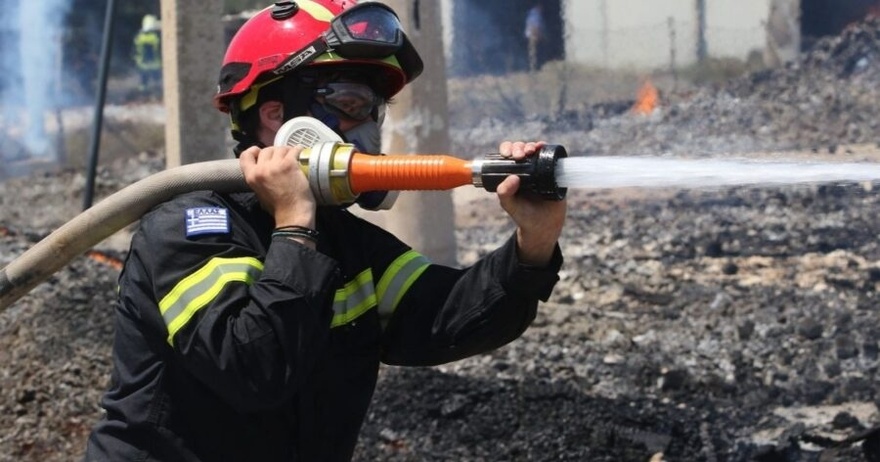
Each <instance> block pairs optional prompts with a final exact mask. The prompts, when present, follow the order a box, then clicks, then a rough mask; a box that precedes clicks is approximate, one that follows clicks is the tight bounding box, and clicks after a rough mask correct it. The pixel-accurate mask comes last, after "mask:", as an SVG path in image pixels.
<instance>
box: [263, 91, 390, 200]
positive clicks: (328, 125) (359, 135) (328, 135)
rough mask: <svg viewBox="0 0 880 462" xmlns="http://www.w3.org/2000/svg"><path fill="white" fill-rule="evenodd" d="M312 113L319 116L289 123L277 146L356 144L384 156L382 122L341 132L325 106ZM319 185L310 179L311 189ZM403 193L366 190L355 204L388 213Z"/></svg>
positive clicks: (316, 106) (370, 121) (361, 149)
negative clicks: (381, 151)
mask: <svg viewBox="0 0 880 462" xmlns="http://www.w3.org/2000/svg"><path fill="white" fill-rule="evenodd" d="M311 112H312V115H313V116H318V117H306V116H300V117H294V118H293V119H290V120H288V121H287V122H285V123H284V124H283V125H282V126H281V128H280V129H279V130H278V133H277V134H276V135H275V141H274V145H275V146H304V147H307V148H311V147H313V146H314V145H316V144H318V143H328V142H340V143H350V144H352V145H354V147H355V150H356V151H357V152H360V153H363V154H373V155H382V154H380V153H379V151H380V150H381V147H382V143H381V136H380V131H379V123H378V122H376V121H375V120H373V119H372V118H368V119H367V120H365V121H363V122H362V123H360V124H359V125H357V126H355V127H354V128H352V129H351V130H347V131H345V132H340V131H339V119H338V118H336V116H334V115H333V114H332V113H330V112H329V111H327V110H326V109H325V108H324V105H321V104H313V107H312V110H311ZM322 119H323V120H322ZM313 155H315V153H313ZM319 175H320V174H319ZM318 182H319V179H318V178H312V177H311V175H310V176H309V185H310V186H312V187H313V188H314V187H316V184H317V183H318ZM399 193H400V192H399V191H365V192H362V193H360V194H359V195H358V196H357V198H356V199H355V201H354V203H356V204H358V205H359V206H360V207H361V208H363V209H365V210H388V209H390V208H391V207H392V206H393V205H394V202H395V201H396V200H397V196H398V195H399ZM347 205H350V204H347Z"/></svg>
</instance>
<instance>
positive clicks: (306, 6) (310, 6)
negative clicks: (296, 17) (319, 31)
mask: <svg viewBox="0 0 880 462" xmlns="http://www.w3.org/2000/svg"><path fill="white" fill-rule="evenodd" d="M296 3H297V5H299V8H300V9H301V10H303V11H305V12H306V13H308V14H310V15H311V16H312V17H313V18H315V19H317V20H318V21H324V22H330V20H331V19H333V13H331V12H330V10H328V9H327V8H326V7H325V6H324V5H321V4H320V3H317V2H315V1H313V0H299V1H297V2H296Z"/></svg>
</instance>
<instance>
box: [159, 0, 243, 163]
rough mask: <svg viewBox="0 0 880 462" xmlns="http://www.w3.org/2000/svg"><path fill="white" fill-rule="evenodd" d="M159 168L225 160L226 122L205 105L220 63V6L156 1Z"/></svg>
mask: <svg viewBox="0 0 880 462" xmlns="http://www.w3.org/2000/svg"><path fill="white" fill-rule="evenodd" d="M161 8H162V69H163V70H162V74H163V91H164V95H165V96H164V102H165V113H166V116H165V117H166V124H165V166H166V167H177V166H180V165H183V164H189V163H193V162H202V161H206V160H216V159H223V158H227V157H230V156H231V154H230V153H229V152H227V151H228V150H227V149H226V131H227V130H228V121H227V118H226V117H224V116H223V114H222V113H220V112H219V111H217V110H216V109H214V107H213V106H211V98H212V97H213V96H214V93H215V92H216V91H217V77H218V76H219V75H220V64H221V63H222V62H223V53H224V51H225V50H224V49H223V44H224V40H223V25H222V22H221V17H222V15H223V2H194V1H188V0H161Z"/></svg>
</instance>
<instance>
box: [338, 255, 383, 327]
mask: <svg viewBox="0 0 880 462" xmlns="http://www.w3.org/2000/svg"><path fill="white" fill-rule="evenodd" d="M375 306H376V289H375V287H374V285H373V272H372V270H370V269H369V268H367V269H365V270H364V271H362V272H361V273H360V274H358V275H357V276H355V278H354V280H352V281H349V282H347V283H346V284H345V286H344V287H343V288H341V289H339V290H337V291H336V294H335V295H334V296H333V321H331V322H330V327H338V326H341V325H343V324H348V323H350V322H352V321H354V320H355V319H357V318H358V317H359V316H360V315H362V314H364V313H366V312H367V311H369V310H370V309H371V308H373V307H375Z"/></svg>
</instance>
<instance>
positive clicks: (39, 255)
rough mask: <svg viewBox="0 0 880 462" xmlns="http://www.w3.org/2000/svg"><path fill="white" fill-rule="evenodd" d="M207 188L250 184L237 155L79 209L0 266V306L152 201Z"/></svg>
mask: <svg viewBox="0 0 880 462" xmlns="http://www.w3.org/2000/svg"><path fill="white" fill-rule="evenodd" d="M206 189H210V190H214V191H218V192H223V193H227V192H240V191H249V190H250V188H249V187H248V186H247V183H245V181H244V175H243V174H242V173H241V168H240V167H239V164H238V160H237V159H227V160H216V161H208V162H199V163H196V164H188V165H183V166H180V167H175V168H171V169H168V170H164V171H162V172H159V173H156V174H153V175H151V176H149V177H147V178H144V179H143V180H140V181H138V182H136V183H133V184H131V185H129V186H127V187H125V188H123V189H121V190H119V191H118V192H116V193H114V194H112V195H111V196H109V197H107V198H106V199H104V200H103V201H101V202H99V203H98V204H96V205H95V206H93V207H91V208H89V209H87V210H85V211H83V212H82V213H80V214H79V215H77V216H76V217H74V218H73V219H72V220H70V221H68V222H67V223H65V224H64V225H62V226H61V227H59V228H58V229H56V230H55V231H53V232H52V233H51V234H49V235H48V236H46V237H45V238H44V239H42V240H41V241H39V242H38V243H36V244H35V245H34V246H33V247H31V248H30V249H28V250H27V251H25V252H24V253H23V254H21V255H20V256H19V257H18V258H16V259H15V260H13V261H12V262H10V263H9V265H7V266H6V267H5V268H3V269H2V270H0V311H2V310H5V309H6V308H7V307H9V305H11V304H12V303H14V302H15V301H16V300H18V299H19V298H21V297H22V296H24V295H25V294H26V293H28V292H29V291H30V290H31V289H33V288H34V287H35V286H37V285H38V284H39V283H41V282H42V281H44V280H46V279H48V278H49V276H51V275H52V274H54V273H55V272H56V271H58V270H59V269H61V268H62V267H64V266H65V265H66V264H67V263H68V262H69V261H70V260H72V259H73V258H74V257H76V256H78V255H81V254H83V253H85V252H86V251H87V250H89V249H90V248H92V247H93V246H94V245H96V244H98V243H99V242H101V241H102V240H104V239H106V238H107V237H109V236H110V235H112V234H113V233H115V232H116V231H118V230H120V229H122V228H123V227H125V226H127V225H129V224H131V223H134V222H135V221H137V220H138V219H140V217H141V216H143V215H144V214H145V213H146V212H148V211H149V210H150V209H152V208H153V207H155V206H157V205H159V204H161V203H162V202H165V201H167V200H169V199H171V198H172V197H174V196H176V195H178V194H182V193H185V192H189V191H195V190H206Z"/></svg>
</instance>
